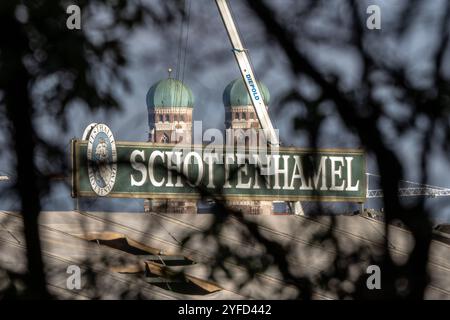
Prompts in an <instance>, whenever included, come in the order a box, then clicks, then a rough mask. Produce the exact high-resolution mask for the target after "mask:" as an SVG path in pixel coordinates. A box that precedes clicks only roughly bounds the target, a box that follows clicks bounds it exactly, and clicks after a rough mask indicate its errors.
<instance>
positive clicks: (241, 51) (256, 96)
mask: <svg viewBox="0 0 450 320" xmlns="http://www.w3.org/2000/svg"><path fill="white" fill-rule="evenodd" d="M215 1H216V4H217V8H218V9H219V13H220V16H221V18H222V21H223V24H224V25H225V29H226V31H227V34H228V38H229V39H230V42H231V46H232V51H233V53H234V57H235V58H236V62H237V64H238V67H239V70H240V72H241V75H242V79H243V80H244V83H245V86H246V88H247V91H248V94H249V96H250V99H251V101H252V104H253V107H254V108H255V113H256V115H257V117H258V120H259V123H260V124H261V128H262V129H263V131H264V134H265V135H266V140H267V141H268V142H269V143H270V144H271V145H272V146H273V147H277V146H279V144H280V142H279V140H278V135H277V134H276V132H275V129H274V127H273V125H272V121H271V120H270V117H269V113H268V112H267V108H266V105H265V103H264V99H263V96H262V94H261V90H260V89H259V87H258V84H257V82H256V79H255V74H254V72H253V68H252V65H251V63H250V58H249V56H248V54H247V49H245V48H244V46H243V45H242V41H241V37H240V35H239V32H238V29H237V27H236V24H235V22H234V19H233V16H232V14H231V10H230V7H229V5H228V2H227V0H215Z"/></svg>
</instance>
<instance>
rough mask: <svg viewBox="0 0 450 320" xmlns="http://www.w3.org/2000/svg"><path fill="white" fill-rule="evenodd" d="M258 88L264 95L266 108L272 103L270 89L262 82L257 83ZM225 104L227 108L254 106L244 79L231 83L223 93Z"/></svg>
mask: <svg viewBox="0 0 450 320" xmlns="http://www.w3.org/2000/svg"><path fill="white" fill-rule="evenodd" d="M257 83H258V88H259V89H260V91H261V94H262V95H263V99H264V103H265V105H266V106H268V105H269V102H270V93H269V89H268V88H267V87H266V86H265V85H264V84H263V83H262V82H260V81H257ZM223 104H224V106H225V107H241V106H249V105H252V101H251V99H250V96H249V94H248V91H247V88H246V86H245V83H244V80H243V79H242V78H238V79H235V80H233V81H231V82H230V83H229V84H228V85H227V86H226V88H225V91H224V92H223Z"/></svg>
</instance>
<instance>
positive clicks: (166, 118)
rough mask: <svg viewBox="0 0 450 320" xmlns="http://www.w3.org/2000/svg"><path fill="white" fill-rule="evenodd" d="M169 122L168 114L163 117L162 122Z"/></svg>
mask: <svg viewBox="0 0 450 320" xmlns="http://www.w3.org/2000/svg"><path fill="white" fill-rule="evenodd" d="M168 121H169V115H168V114H165V115H164V122H168Z"/></svg>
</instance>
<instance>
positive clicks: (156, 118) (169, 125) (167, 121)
mask: <svg viewBox="0 0 450 320" xmlns="http://www.w3.org/2000/svg"><path fill="white" fill-rule="evenodd" d="M193 109H194V98H193V95H192V91H191V90H190V89H189V88H188V87H187V86H186V85H184V84H183V83H182V82H181V81H179V80H176V79H172V78H170V77H169V78H168V79H165V80H161V81H159V82H157V83H155V84H154V85H153V86H152V87H151V88H150V89H149V90H148V93H147V111H148V125H149V136H148V142H152V143H155V144H161V143H181V144H191V143H192V111H193ZM144 210H145V211H152V212H158V213H160V212H161V213H165V212H167V213H194V214H195V213H197V202H196V201H185V200H183V201H179V200H164V199H148V200H145V202H144Z"/></svg>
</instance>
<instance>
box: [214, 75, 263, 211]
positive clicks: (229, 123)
mask: <svg viewBox="0 0 450 320" xmlns="http://www.w3.org/2000/svg"><path fill="white" fill-rule="evenodd" d="M258 87H259V88H260V90H261V94H262V95H263V99H264V103H265V105H266V106H268V105H269V102H270V93H269V89H268V88H267V87H266V86H265V85H264V84H263V83H261V82H259V81H258ZM223 104H224V107H225V128H226V129H234V130H236V129H243V130H246V129H251V128H253V129H261V126H260V124H259V120H258V116H257V115H256V113H255V110H254V107H253V104H252V101H251V99H250V96H249V95H248V91H247V88H246V87H245V83H244V81H243V80H242V78H238V79H236V80H233V81H231V82H230V83H229V84H228V86H227V87H226V88H225V90H224V92H223ZM233 139H235V140H236V139H238V137H237V135H233ZM233 143H236V141H233ZM245 144H246V146H248V145H249V143H248V141H247V140H245ZM228 205H229V206H230V207H232V208H233V209H235V210H237V211H241V212H242V213H247V214H271V213H272V202H271V201H250V200H246V201H229V202H228Z"/></svg>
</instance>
